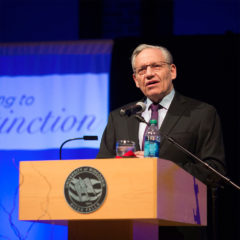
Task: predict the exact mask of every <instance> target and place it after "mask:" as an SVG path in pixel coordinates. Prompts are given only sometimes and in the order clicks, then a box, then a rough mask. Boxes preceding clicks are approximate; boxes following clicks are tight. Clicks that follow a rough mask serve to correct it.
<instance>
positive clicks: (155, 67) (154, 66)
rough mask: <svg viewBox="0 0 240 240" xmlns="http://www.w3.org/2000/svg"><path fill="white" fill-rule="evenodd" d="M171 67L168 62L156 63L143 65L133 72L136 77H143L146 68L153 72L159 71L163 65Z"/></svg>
mask: <svg viewBox="0 0 240 240" xmlns="http://www.w3.org/2000/svg"><path fill="white" fill-rule="evenodd" d="M166 64H167V65H171V63H168V62H158V63H151V64H148V65H143V66H141V67H139V68H135V70H134V72H135V73H136V74H138V75H144V74H146V72H147V68H148V67H150V68H151V69H152V70H153V71H156V72H157V71H160V70H161V69H162V68H163V67H164V65H166Z"/></svg>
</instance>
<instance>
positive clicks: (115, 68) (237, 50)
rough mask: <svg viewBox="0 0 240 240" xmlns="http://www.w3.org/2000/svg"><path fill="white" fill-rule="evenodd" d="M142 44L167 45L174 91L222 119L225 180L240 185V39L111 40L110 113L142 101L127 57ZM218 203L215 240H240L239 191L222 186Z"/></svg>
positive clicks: (225, 36)
mask: <svg viewBox="0 0 240 240" xmlns="http://www.w3.org/2000/svg"><path fill="white" fill-rule="evenodd" d="M140 43H148V44H159V45H163V46H165V47H167V48H168V49H169V50H170V51H171V52H172V54H173V58H174V63H175V64H176V66H177V71H178V76H177V79H176V80H174V86H175V89H176V90H177V91H179V92H180V93H182V94H184V95H186V96H189V97H192V98H196V99H199V100H201V101H205V102H207V103H210V104H212V105H214V106H215V107H216V109H217V111H218V113H219V115H220V118H221V121H222V129H223V135H224V143H225V151H226V162H227V169H228V177H230V178H231V180H233V181H234V182H235V183H237V184H238V185H239V184H240V159H239V158H240V154H239V150H240V149H239V148H240V145H239V140H238V134H239V112H240V110H239V107H240V101H239V95H238V92H239V90H240V85H239V81H240V47H239V43H240V35H235V34H231V33H229V34H226V35H220V36H216V35H213V36H203V35H201V36H197V35H196V36H172V37H164V36H163V37H158V38H157V39H154V40H153V39H147V38H144V39H142V38H141V39H140V38H130V37H126V38H119V39H115V43H114V47H113V55H112V66H111V81H110V110H113V109H115V108H117V107H119V106H121V105H124V104H126V103H128V102H131V101H134V100H138V99H140V98H141V97H142V93H141V92H140V90H139V89H137V88H136V87H135V83H134V81H133V79H132V70H131V64H130V56H131V53H132V51H133V49H134V48H135V47H136V46H137V45H138V44H140ZM218 202H219V206H218V221H219V239H240V220H239V216H240V206H239V205H240V192H238V191H237V190H235V189H233V188H232V187H230V188H229V187H226V188H225V189H224V190H222V191H220V194H219V201H218ZM209 226H210V227H209V228H211V223H210V222H209Z"/></svg>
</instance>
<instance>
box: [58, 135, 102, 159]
mask: <svg viewBox="0 0 240 240" xmlns="http://www.w3.org/2000/svg"><path fill="white" fill-rule="evenodd" d="M75 140H98V136H83V137H81V138H70V139H67V140H66V141H64V142H63V143H62V144H61V146H60V148H59V159H60V160H62V148H63V145H64V144H65V143H67V142H70V141H75Z"/></svg>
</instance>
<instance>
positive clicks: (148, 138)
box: [144, 119, 161, 157]
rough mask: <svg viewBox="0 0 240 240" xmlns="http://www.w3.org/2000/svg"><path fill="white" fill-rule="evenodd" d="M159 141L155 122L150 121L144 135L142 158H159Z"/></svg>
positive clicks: (153, 120)
mask: <svg viewBox="0 0 240 240" xmlns="http://www.w3.org/2000/svg"><path fill="white" fill-rule="evenodd" d="M160 140H161V138H160V133H159V131H158V127H157V120H155V119H151V120H150V126H149V128H148V130H147V132H146V135H145V143H144V157H159V147H160Z"/></svg>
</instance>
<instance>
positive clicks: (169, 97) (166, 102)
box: [146, 88, 175, 110]
mask: <svg viewBox="0 0 240 240" xmlns="http://www.w3.org/2000/svg"><path fill="white" fill-rule="evenodd" d="M174 95H175V90H174V88H173V89H172V91H171V92H170V93H169V94H168V95H166V96H165V97H164V98H163V99H162V100H161V102H160V103H159V104H160V105H161V106H162V107H163V108H165V109H166V110H168V109H169V106H170V104H171V102H172V100H173V97H174ZM152 103H153V102H152V101H151V100H150V99H149V98H147V100H146V110H149V107H150V105H151V104H152Z"/></svg>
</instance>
